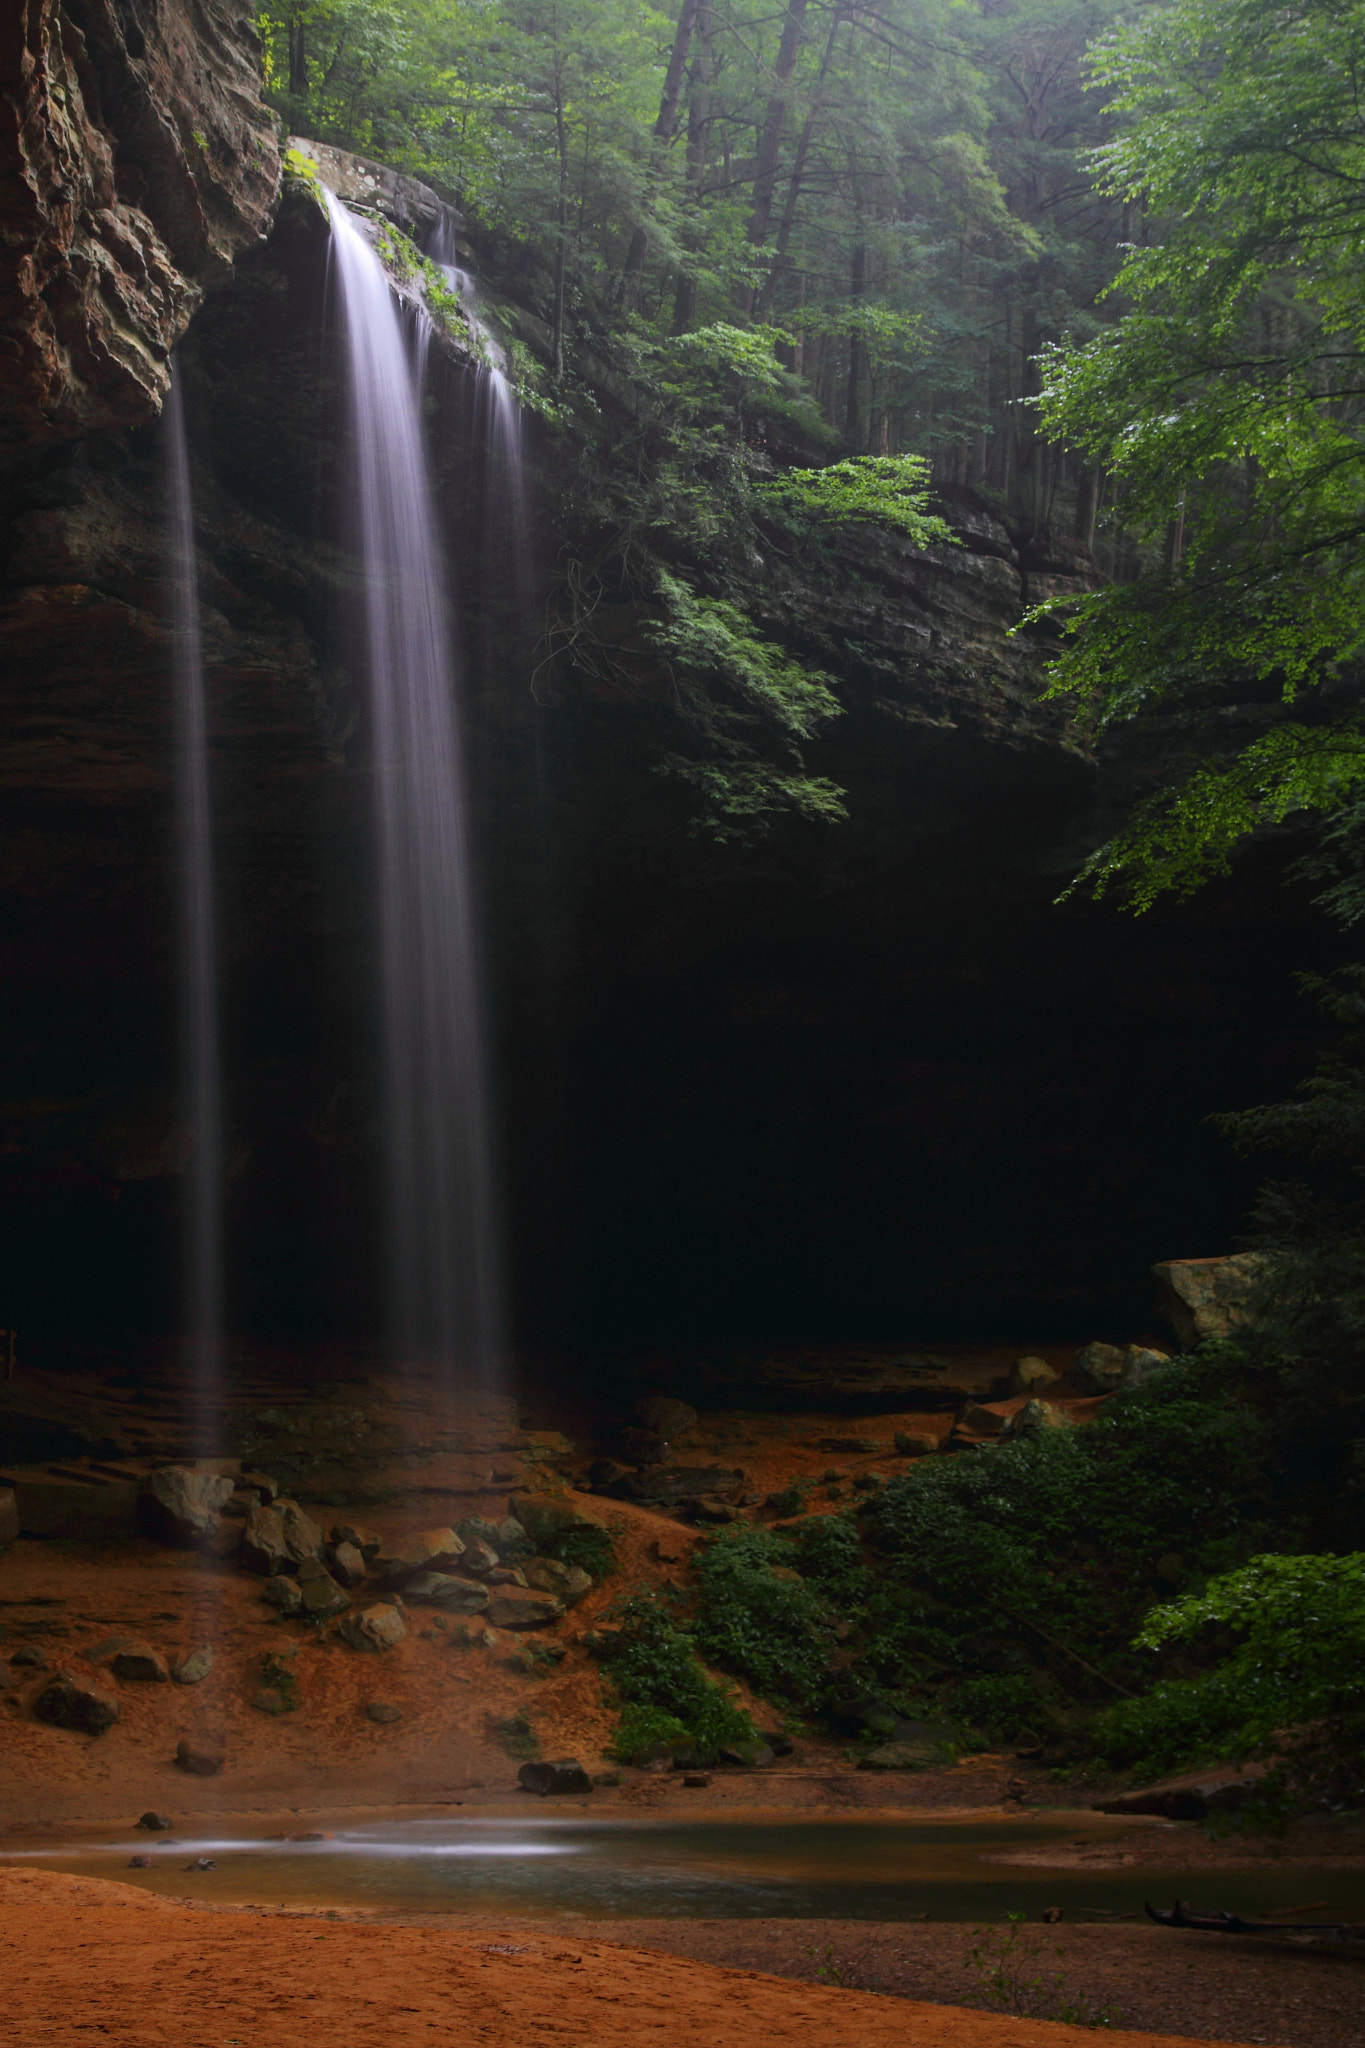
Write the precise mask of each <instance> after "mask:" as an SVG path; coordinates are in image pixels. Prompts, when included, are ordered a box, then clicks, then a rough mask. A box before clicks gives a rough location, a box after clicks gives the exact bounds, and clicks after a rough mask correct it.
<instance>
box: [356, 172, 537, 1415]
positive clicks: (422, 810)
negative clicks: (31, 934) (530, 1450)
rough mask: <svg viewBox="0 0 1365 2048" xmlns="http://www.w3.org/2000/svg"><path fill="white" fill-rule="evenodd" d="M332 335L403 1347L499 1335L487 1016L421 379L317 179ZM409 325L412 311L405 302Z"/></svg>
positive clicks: (493, 1351) (381, 274)
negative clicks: (338, 328)
mask: <svg viewBox="0 0 1365 2048" xmlns="http://www.w3.org/2000/svg"><path fill="white" fill-rule="evenodd" d="M327 207H328V212H329V213H330V215H331V222H332V260H333V265H334V273H335V277H336V282H337V287H338V296H339V300H340V307H341V315H342V326H343V331H344V337H345V351H346V368H347V384H348V391H349V401H350V422H351V430H352V438H353V459H354V483H355V500H356V515H357V526H358V538H359V546H360V552H361V558H362V563H363V569H364V604H365V625H366V639H367V649H366V651H367V655H368V668H369V678H370V697H371V706H372V719H373V743H374V756H375V780H376V793H375V812H376V828H377V840H378V865H379V890H380V921H381V939H382V976H383V1017H384V1053H385V1140H386V1150H387V1164H388V1202H389V1214H388V1225H389V1234H390V1259H391V1266H390V1270H391V1275H392V1283H393V1294H394V1313H395V1321H396V1325H397V1329H396V1334H397V1335H398V1337H399V1339H400V1341H401V1342H402V1344H403V1345H404V1347H405V1348H406V1350H407V1351H408V1353H409V1355H410V1356H413V1357H416V1358H419V1359H422V1360H423V1361H425V1362H427V1363H430V1364H434V1365H436V1366H438V1367H442V1368H444V1369H446V1370H447V1371H451V1370H459V1372H460V1373H461V1375H462V1377H465V1376H468V1375H470V1374H474V1375H478V1374H482V1373H485V1372H487V1371H488V1370H489V1369H490V1368H491V1367H492V1365H493V1364H494V1363H495V1362H496V1360H497V1357H498V1354H499V1349H500V1326H499V1323H500V1318H499V1295H498V1274H497V1268H496V1259H495V1226H494V1218H493V1193H492V1171H491V1159H490V1133H489V1114H488V1102H487V1080H486V1062H485V1056H484V1046H483V1021H482V1015H481V1000H480V991H479V986H478V976H477V959H476V953H477V948H476V939H475V928H474V911H473V890H472V884H471V878H470V869H469V850H468V829H467V821H466V816H465V811H466V804H465V793H464V781H463V771H462V764H461V746H460V732H459V723H458V714H457V707H456V699H455V674H454V663H453V659H452V650H451V644H450V635H449V630H448V626H447V620H446V593H445V588H444V577H443V573H442V565H441V554H440V546H439V541H438V534H437V525H436V515H435V508H434V504H433V500H432V491H431V482H430V477H429V474H428V469H427V461H426V453H425V449H424V447H423V443H422V432H421V412H420V405H419V395H420V394H419V382H418V373H417V366H416V363H415V361H414V355H413V352H412V351H411V350H410V349H409V346H408V342H407V339H406V337H405V333H404V325H403V319H402V317H401V314H400V310H399V303H398V300H397V299H396V297H395V294H394V292H393V290H392V289H391V287H390V283H389V277H388V273H387V271H386V270H385V268H384V265H383V264H382V263H381V261H380V259H379V257H378V255H377V254H376V253H375V250H374V248H373V247H372V246H371V243H370V242H369V240H367V238H366V236H365V234H364V232H363V231H362V229H361V227H360V225H359V224H358V223H357V221H356V220H355V218H354V217H353V216H352V215H351V214H350V213H348V212H347V210H346V208H345V207H344V206H342V204H341V203H340V201H339V200H337V199H336V198H335V196H334V195H333V194H331V193H328V194H327ZM414 313H415V317H416V318H417V320H418V322H419V330H420V323H421V322H422V321H424V320H425V319H426V317H427V316H426V315H425V313H424V312H422V311H421V309H420V308H415V309H414Z"/></svg>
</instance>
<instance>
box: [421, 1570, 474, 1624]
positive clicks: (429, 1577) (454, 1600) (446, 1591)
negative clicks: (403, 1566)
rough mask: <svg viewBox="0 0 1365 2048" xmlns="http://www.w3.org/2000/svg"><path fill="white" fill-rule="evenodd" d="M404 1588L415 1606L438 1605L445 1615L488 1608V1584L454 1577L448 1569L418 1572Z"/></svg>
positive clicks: (469, 1612)
mask: <svg viewBox="0 0 1365 2048" xmlns="http://www.w3.org/2000/svg"><path fill="white" fill-rule="evenodd" d="M405 1591H406V1593H407V1597H408V1599H409V1600H411V1601H412V1602H413V1603H414V1604H415V1605H417V1606H422V1605H426V1606H429V1607H439V1608H440V1609H441V1611H442V1612H443V1613H444V1614H483V1613H484V1612H485V1611H486V1610H487V1607H488V1600H489V1593H488V1588H487V1586H481V1585H479V1583H478V1582H477V1580H474V1579H457V1578H452V1577H451V1575H450V1574H449V1573H448V1572H419V1573H418V1574H417V1577H416V1578H415V1579H409V1581H408V1583H407V1586H406V1588H405Z"/></svg>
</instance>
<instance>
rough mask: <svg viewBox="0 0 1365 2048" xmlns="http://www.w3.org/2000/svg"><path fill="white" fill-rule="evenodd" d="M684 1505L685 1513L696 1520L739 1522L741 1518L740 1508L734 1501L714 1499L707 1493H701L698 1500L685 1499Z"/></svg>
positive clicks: (717, 1522)
mask: <svg viewBox="0 0 1365 2048" xmlns="http://www.w3.org/2000/svg"><path fill="white" fill-rule="evenodd" d="M682 1507H683V1511H684V1513H685V1514H687V1515H688V1516H689V1517H690V1519H691V1520H692V1521H694V1522H711V1523H715V1524H722V1523H726V1522H737V1521H738V1520H739V1518H740V1515H739V1509H738V1508H737V1507H736V1506H735V1505H734V1503H733V1502H732V1501H728V1500H713V1499H711V1498H709V1497H708V1496H707V1495H706V1494H702V1495H700V1496H699V1497H698V1498H697V1499H696V1500H686V1501H683V1503H682Z"/></svg>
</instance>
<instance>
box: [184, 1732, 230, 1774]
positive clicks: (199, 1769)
mask: <svg viewBox="0 0 1365 2048" xmlns="http://www.w3.org/2000/svg"><path fill="white" fill-rule="evenodd" d="M175 1760H176V1763H177V1764H178V1765H179V1767H180V1769H181V1770H182V1771H188V1772H189V1773H190V1776H191V1777H193V1778H216V1777H217V1776H218V1773H219V1772H220V1771H221V1770H222V1768H223V1765H224V1763H225V1762H226V1761H227V1758H226V1755H225V1751H224V1745H223V1741H222V1738H221V1736H209V1735H201V1736H196V1737H193V1738H190V1737H186V1738H185V1739H184V1740H183V1741H181V1742H178V1743H177V1744H176V1746H175Z"/></svg>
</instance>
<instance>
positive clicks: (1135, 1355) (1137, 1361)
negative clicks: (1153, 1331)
mask: <svg viewBox="0 0 1365 2048" xmlns="http://www.w3.org/2000/svg"><path fill="white" fill-rule="evenodd" d="M1170 1362H1171V1356H1170V1353H1169V1352H1168V1351H1150V1350H1148V1349H1147V1347H1146V1346H1145V1345H1142V1344H1130V1345H1129V1346H1128V1349H1127V1350H1126V1351H1125V1352H1124V1354H1123V1378H1122V1385H1123V1387H1124V1388H1125V1390H1126V1389H1128V1388H1131V1387H1141V1386H1145V1385H1146V1383H1147V1381H1148V1380H1149V1379H1150V1378H1151V1377H1152V1374H1153V1373H1154V1372H1160V1371H1161V1370H1162V1369H1163V1367H1165V1366H1168V1365H1169V1364H1170Z"/></svg>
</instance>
